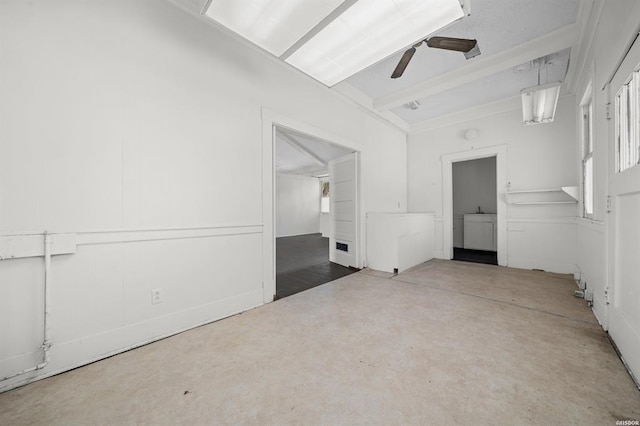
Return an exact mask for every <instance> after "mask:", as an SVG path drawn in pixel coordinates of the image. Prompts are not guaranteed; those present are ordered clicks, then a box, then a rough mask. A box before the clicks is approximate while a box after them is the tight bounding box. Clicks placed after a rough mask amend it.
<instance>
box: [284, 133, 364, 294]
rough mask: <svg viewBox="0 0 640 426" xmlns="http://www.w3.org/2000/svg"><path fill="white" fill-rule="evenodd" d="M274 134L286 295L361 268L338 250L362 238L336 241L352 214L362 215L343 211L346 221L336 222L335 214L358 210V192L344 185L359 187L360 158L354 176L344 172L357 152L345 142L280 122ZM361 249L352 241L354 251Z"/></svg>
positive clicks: (354, 220)
mask: <svg viewBox="0 0 640 426" xmlns="http://www.w3.org/2000/svg"><path fill="white" fill-rule="evenodd" d="M274 138H275V161H274V166H275V298H274V299H281V298H283V297H287V296H291V295H293V294H296V293H299V292H301V291H304V290H308V289H310V288H313V287H316V286H318V285H321V284H325V283H327V282H330V281H333V280H336V279H338V278H341V277H343V276H346V275H349V274H351V273H353V272H355V271H356V269H353V268H349V266H351V265H350V264H349V263H348V262H344V261H341V259H340V256H341V255H342V254H343V253H345V251H343V250H332V249H335V247H334V246H336V247H338V248H340V247H342V245H346V246H347V247H348V246H349V244H351V243H352V242H353V243H355V242H356V240H355V239H354V238H348V241H344V238H343V239H340V242H339V243H336V241H337V240H336V238H340V235H339V234H340V231H343V229H342V228H343V227H344V224H345V223H348V221H349V220H352V221H353V222H354V223H353V224H354V226H355V223H357V220H356V217H355V215H354V216H353V217H340V219H341V220H340V226H335V220H332V218H334V219H335V216H336V214H337V215H341V214H342V215H344V214H345V212H346V213H347V216H349V215H348V213H349V212H351V211H353V212H354V213H355V212H356V211H357V209H355V208H354V206H355V205H357V195H356V194H355V193H353V194H346V196H345V189H344V183H345V182H347V181H348V182H351V183H352V184H353V185H350V188H352V189H353V190H354V191H355V189H356V188H357V185H355V177H356V171H357V169H356V168H355V163H354V165H353V166H354V167H353V170H351V169H349V170H348V172H349V173H348V174H351V175H353V179H352V180H351V181H349V180H345V179H344V177H341V176H342V175H344V173H343V169H344V164H345V162H344V161H345V159H348V158H351V157H354V158H355V156H356V154H355V153H354V152H353V150H351V149H349V148H346V147H344V146H340V145H337V144H334V143H331V142H328V141H326V140H323V139H320V138H318V137H315V136H313V135H310V134H307V133H303V132H300V131H297V130H293V129H291V128H287V127H284V126H279V125H276V126H275V127H274ZM336 175H337V176H338V179H337V180H336V179H334V177H335V176H336ZM334 193H335V194H334ZM345 202H346V203H351V204H350V206H347V205H345ZM353 236H355V232H354V233H353ZM355 249H356V246H355V245H352V246H351V252H352V253H353V254H355ZM336 251H337V252H339V254H338V255H336V253H335V252H336ZM347 251H348V250H347Z"/></svg>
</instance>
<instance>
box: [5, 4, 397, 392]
mask: <svg viewBox="0 0 640 426" xmlns="http://www.w3.org/2000/svg"><path fill="white" fill-rule="evenodd" d="M0 37H1V38H2V40H3V42H2V44H0V49H1V51H0V57H2V78H1V79H0V93H2V96H0V119H1V123H0V234H9V233H16V232H30V233H42V232H43V231H45V230H48V231H50V232H69V233H76V234H77V236H78V244H79V246H78V251H77V253H76V254H70V255H61V256H55V257H54V258H53V261H52V266H53V275H52V277H53V289H52V309H53V310H52V345H53V346H52V350H51V355H52V362H51V364H50V365H49V366H47V367H46V369H44V370H42V371H38V372H37V373H34V374H31V375H25V376H21V377H18V378H16V379H12V380H9V381H5V382H3V383H0V390H2V389H7V388H10V387H12V386H15V385H16V384H18V383H21V382H25V381H29V380H31V379H33V378H34V377H44V376H48V375H51V374H54V373H55V372H59V371H63V370H64V369H68V368H72V367H75V366H78V365H81V364H83V363H87V362H90V361H93V360H95V359H99V358H100V357H103V356H105V354H113V353H117V352H118V351H122V350H124V349H126V348H128V347H131V346H137V345H140V344H143V343H145V342H148V341H151V340H154V339H157V338H158V337H159V336H165V335H169V334H172V333H176V332H178V331H181V330H184V329H187V328H190V327H194V326H196V325H199V324H202V323H205V322H207V321H212V320H215V319H218V318H221V317H224V316H227V315H232V314H234V313H237V312H240V311H242V310H245V309H248V308H251V307H254V306H257V305H258V304H260V303H262V301H263V294H262V284H263V281H264V280H265V277H264V276H263V262H262V260H263V259H262V248H261V247H262V239H263V238H262V235H261V234H262V233H263V232H264V234H265V235H267V236H270V235H273V234H272V232H273V226H272V224H271V223H270V222H269V221H268V220H267V219H266V218H265V219H264V220H265V221H266V222H263V217H264V216H263V202H264V201H263V200H264V199H265V197H271V196H272V194H269V193H264V194H263V170H262V169H263V164H262V160H263V155H264V154H263V148H262V147H263V140H262V115H261V114H262V111H263V110H264V109H269V110H272V111H276V112H278V113H279V114H282V115H283V116H287V117H290V118H291V119H294V120H296V121H297V122H302V123H308V124H309V125H310V126H314V127H315V128H319V129H323V130H325V131H326V132H328V133H330V134H334V135H338V136H339V137H340V138H342V139H344V140H349V141H352V142H353V146H352V147H351V148H353V149H356V150H358V151H360V152H361V154H362V157H361V159H362V160H361V176H360V177H361V180H362V188H361V189H362V191H363V193H362V197H361V203H362V209H361V210H362V211H366V210H379V211H399V209H401V208H404V207H405V206H406V183H407V181H406V136H405V134H404V132H402V131H400V130H398V129H397V128H395V127H393V126H391V125H389V124H388V123H387V122H384V121H382V120H380V119H378V118H375V117H373V116H372V115H371V114H370V113H368V112H365V111H364V110H362V109H359V108H358V107H356V106H355V105H354V104H353V103H351V102H347V101H345V100H344V98H342V97H341V96H339V95H336V94H334V93H333V92H332V91H329V90H327V88H326V87H324V86H322V85H319V84H318V83H317V82H315V81H314V80H312V79H310V78H309V77H307V76H305V75H303V74H302V73H300V72H297V71H296V70H293V69H291V67H288V66H286V65H283V64H282V63H281V62H279V61H277V60H275V59H273V58H271V57H268V56H266V55H265V54H264V53H263V52H260V51H258V50H257V49H252V48H250V47H248V46H246V45H245V44H243V43H240V42H238V41H236V40H235V39H233V38H231V37H229V36H228V35H227V34H226V33H225V32H224V31H221V30H219V29H217V28H215V27H214V26H211V25H210V24H207V23H206V22H204V21H203V20H200V19H198V18H197V17H194V16H191V15H189V14H187V13H185V12H184V11H182V10H181V9H179V8H177V7H174V6H172V5H171V4H170V3H168V2H165V1H161V2H148V1H141V0H137V1H128V0H114V1H109V2H105V1H99V0H89V1H79V0H61V1H57V2H32V3H29V2H22V1H18V0H10V1H5V2H1V3H0ZM381 170H384V173H381V172H380V171H381ZM245 227H251V230H250V231H246V229H245ZM255 228H257V229H255ZM212 229H218V230H232V231H229V232H227V231H220V232H217V231H216V232H217V233H216V232H212V231H211V230H212ZM243 229H244V231H243ZM237 230H239V231H237ZM89 231H91V232H89ZM94 231H99V232H94ZM110 231H112V232H110ZM236 231H237V232H236ZM245 231H246V232H245ZM314 232H317V227H316V228H315V229H314ZM164 233H168V234H164ZM194 233H196V234H198V233H199V235H196V236H194V235H193V234H194ZM212 233H213V234H215V235H212ZM362 241H364V237H362ZM88 242H90V243H91V244H90V245H89V244H87V243H88ZM107 242H108V243H109V244H106V243H107ZM41 263H42V258H33V259H17V260H2V261H0V294H2V296H3V297H1V298H0V318H2V320H3V322H2V323H3V324H7V323H8V324H11V325H10V326H9V327H2V328H1V329H0V348H1V349H0V351H3V352H0V376H3V375H8V374H12V373H15V372H17V371H19V370H20V369H22V368H27V367H29V366H31V365H33V364H34V361H37V362H39V359H38V358H39V356H40V355H41V351H40V350H39V344H40V343H41V342H39V340H40V339H41V337H42V330H41V328H42V327H41V326H42V306H41V305H42V270H41V269H39V268H41V267H40V266H37V265H40V264H41ZM232 271H233V272H232ZM151 288H162V291H163V295H164V296H165V298H166V299H165V301H163V302H162V303H160V304H157V305H151V304H150V297H151V295H150V289H151ZM5 295H7V297H5ZM264 300H267V301H268V300H269V297H268V295H267V296H265V297H264ZM16 301H20V303H15V302H16ZM5 315H10V318H9V319H10V321H9V322H5V317H4V316H5ZM5 348H11V350H10V352H11V353H9V352H6V349H5ZM16 354H18V355H17V357H16V356H14V355H16ZM20 354H24V355H20ZM32 354H35V355H36V356H35V359H34V356H33V355H32Z"/></svg>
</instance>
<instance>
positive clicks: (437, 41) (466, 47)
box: [427, 37, 478, 53]
mask: <svg viewBox="0 0 640 426" xmlns="http://www.w3.org/2000/svg"><path fill="white" fill-rule="evenodd" d="M477 45H478V41H477V40H469V39H466V38H454V37H431V38H428V39H427V46H429V47H434V48H436V49H446V50H455V51H456V52H465V53H466V52H469V51H470V50H472V49H473V48H474V47H476V46H477Z"/></svg>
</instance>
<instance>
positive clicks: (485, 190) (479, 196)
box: [452, 157, 497, 247]
mask: <svg viewBox="0 0 640 426" xmlns="http://www.w3.org/2000/svg"><path fill="white" fill-rule="evenodd" d="M452 169H453V184H452V185H453V246H454V247H464V215H465V214H466V213H476V212H477V210H478V207H480V209H481V210H482V212H483V213H491V214H496V212H497V194H496V158H495V157H489V158H480V159H478V160H470V161H459V162H457V163H453V166H452Z"/></svg>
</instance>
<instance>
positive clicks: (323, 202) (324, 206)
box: [320, 182, 329, 213]
mask: <svg viewBox="0 0 640 426" xmlns="http://www.w3.org/2000/svg"><path fill="white" fill-rule="evenodd" d="M320 191H321V194H322V195H321V198H320V213H329V182H320Z"/></svg>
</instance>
